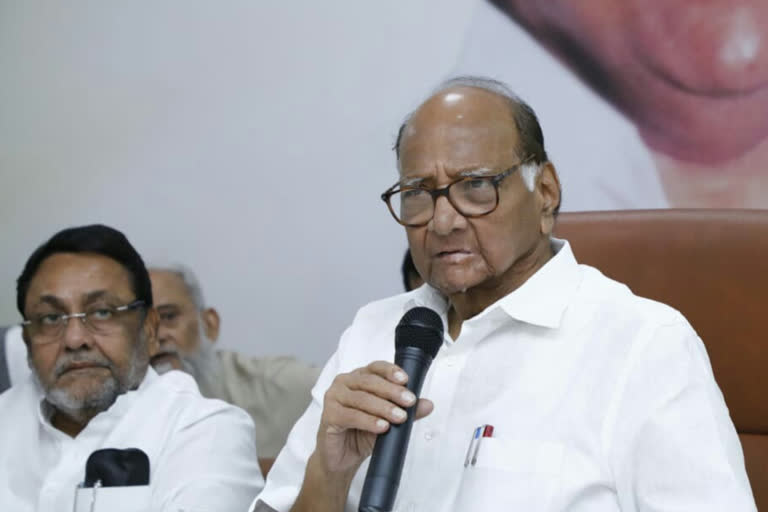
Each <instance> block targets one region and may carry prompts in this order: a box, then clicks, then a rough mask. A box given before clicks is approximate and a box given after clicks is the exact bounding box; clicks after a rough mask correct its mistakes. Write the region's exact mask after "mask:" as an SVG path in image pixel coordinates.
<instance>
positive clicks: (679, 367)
mask: <svg viewBox="0 0 768 512" xmlns="http://www.w3.org/2000/svg"><path fill="white" fill-rule="evenodd" d="M553 244H554V246H555V249H556V250H558V252H557V254H556V256H555V257H554V258H552V259H551V260H550V261H549V262H548V263H547V264H546V265H545V266H544V267H543V268H541V269H540V270H539V271H538V272H537V273H536V274H535V275H534V276H532V277H531V278H530V279H529V280H528V281H527V282H526V283H525V284H524V285H523V286H522V287H520V288H519V289H517V290H516V291H514V292H513V293H511V294H509V295H507V296H506V297H504V298H503V299H501V300H500V301H498V302H497V303H495V304H493V305H492V306H490V307H488V308H487V309H486V310H485V311H483V312H482V313H480V314H479V315H477V316H475V317H474V318H472V319H470V320H468V321H466V322H464V325H463V327H462V330H461V335H460V336H459V337H458V339H457V340H456V341H453V340H451V339H450V338H449V337H446V339H445V342H444V345H443V347H442V348H441V349H440V352H439V353H438V355H437V357H436V359H435V361H434V362H433V364H432V367H431V369H430V371H429V374H428V375H427V379H426V382H425V385H424V388H423V391H422V396H423V397H426V398H430V399H432V400H433V401H434V403H435V409H434V411H433V413H432V414H431V415H430V416H428V417H426V418H424V419H423V420H420V421H418V422H416V423H415V425H414V429H413V433H412V436H411V442H410V445H409V449H408V456H407V459H406V462H405V467H404V470H403V475H402V481H401V484H400V489H399V493H398V497H397V502H396V505H395V510H396V511H399V512H403V511H430V512H440V511H445V512H448V511H456V512H459V511H461V512H464V511H467V510H524V511H526V512H536V511H566V510H567V511H569V512H579V511H585V512H587V511H588V512H616V511H624V512H629V511H672V510H675V511H678V510H680V511H682V510H686V511H689V510H696V511H697V512H706V511H712V512H715V511H717V512H722V511H724V510H728V511H729V512H740V511H754V510H755V504H754V500H753V498H752V493H751V490H750V486H749V482H748V480H747V476H746V472H745V468H744V461H743V456H742V451H741V446H740V444H739V440H738V437H737V435H736V431H735V429H734V426H733V423H732V421H731V419H730V417H729V415H728V409H727V408H726V406H725V403H724V402H723V397H722V394H721V392H720V390H719V388H718V387H717V384H716V383H715V380H714V378H713V375H712V370H711V367H710V363H709V359H708V357H707V353H706V350H705V349H704V345H703V344H702V342H701V340H700V339H699V337H698V336H697V335H696V333H695V332H694V330H693V329H692V328H691V326H690V325H689V324H688V322H687V321H686V320H685V319H684V318H683V317H682V315H681V314H680V313H679V312H677V311H675V310H674V309H672V308H670V307H668V306H665V305H663V304H660V303H657V302H654V301H650V300H647V299H642V298H639V297H637V296H635V295H633V294H632V293H631V291H630V290H629V289H628V288H627V287H626V286H624V285H622V284H620V283H617V282H615V281H612V280H610V279H608V278H606V277H605V276H603V275H602V274H601V273H600V272H598V271H597V270H595V269H594V268H592V267H588V266H585V265H579V264H577V262H576V260H575V258H574V256H573V254H572V252H571V249H570V246H569V245H568V244H567V243H563V242H561V241H554V242H553ZM416 305H423V306H428V307H431V308H433V309H435V310H436V311H437V312H439V313H440V314H441V315H442V317H443V321H444V322H445V313H446V302H445V300H444V299H443V298H442V297H441V296H440V295H439V294H438V293H437V292H436V291H435V290H434V289H432V288H430V287H429V286H423V287H421V288H419V289H418V290H415V291H413V292H411V293H408V294H403V295H398V296H396V297H392V298H389V299H385V300H382V301H378V302H374V303H372V304H369V305H367V306H365V307H364V308H362V309H361V310H360V311H359V312H358V314H357V316H356V317H355V320H354V322H353V323H352V325H351V326H350V327H349V328H348V329H347V331H346V332H345V333H344V335H343V336H342V338H341V341H340V344H339V347H338V350H337V351H336V353H335V354H334V355H333V356H332V357H331V359H330V361H329V362H328V364H327V365H326V367H325V369H324V370H323V372H322V374H321V376H320V379H319V380H318V384H317V385H316V386H315V388H314V390H313V402H312V404H310V406H309V408H308V410H307V412H306V413H305V414H304V416H303V417H302V418H301V419H300V420H299V422H298V423H297V424H296V426H295V427H294V429H293V431H292V432H291V435H290V436H289V438H288V442H287V445H286V448H285V449H283V451H282V452H281V454H280V456H279V457H278V459H277V461H276V463H275V465H274V466H273V468H272V470H271V472H270V474H269V479H268V482H267V485H266V487H265V489H264V491H263V492H262V493H261V495H260V496H259V497H258V500H257V502H256V507H255V510H269V508H265V507H263V506H262V505H261V504H260V503H261V502H263V503H266V504H267V505H268V506H269V507H272V508H274V509H276V510H278V511H281V512H282V511H288V510H289V509H290V507H291V505H292V503H293V502H294V500H295V498H296V496H297V493H298V490H299V488H300V486H301V482H302V478H303V475H304V468H305V465H306V462H307V459H308V457H309V455H310V454H311V452H312V451H313V450H314V446H315V436H316V432H317V427H318V423H319V420H320V415H321V411H322V407H323V402H322V401H323V395H324V392H325V390H326V389H327V388H328V387H329V385H330V384H331V381H332V380H333V378H334V376H335V375H336V374H338V373H342V372H349V371H351V370H353V369H355V368H358V367H361V366H364V365H367V364H368V363H370V362H371V361H374V360H386V361H392V360H393V356H394V344H393V339H394V334H393V333H394V328H395V326H396V325H397V323H398V322H399V320H400V318H401V317H402V315H403V314H404V313H405V311H406V310H408V309H410V308H411V307H414V306H416ZM484 424H490V425H493V426H494V427H495V432H494V436H493V438H492V439H486V440H485V441H483V443H482V444H481V449H480V452H479V453H478V459H477V464H476V465H475V466H471V465H470V466H469V467H467V468H465V467H464V461H465V456H466V453H467V447H468V445H469V441H470V437H471V435H472V432H473V430H474V429H475V428H476V427H477V426H480V425H484ZM366 469H367V464H364V465H363V466H362V467H361V469H360V470H359V471H358V473H357V475H356V477H355V480H354V482H353V484H352V488H351V491H350V495H349V502H348V504H347V510H348V511H356V510H357V503H358V501H359V496H360V492H361V488H362V482H363V479H364V477H365V471H366Z"/></svg>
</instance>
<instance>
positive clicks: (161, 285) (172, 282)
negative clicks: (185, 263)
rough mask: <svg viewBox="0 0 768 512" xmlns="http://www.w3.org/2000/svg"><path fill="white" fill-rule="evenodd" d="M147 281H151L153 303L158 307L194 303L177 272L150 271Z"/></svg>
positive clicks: (166, 270) (164, 270)
mask: <svg viewBox="0 0 768 512" xmlns="http://www.w3.org/2000/svg"><path fill="white" fill-rule="evenodd" d="M149 279H150V280H151V281H152V295H153V298H154V302H155V304H156V305H157V306H158V307H160V306H163V305H169V304H175V305H184V304H192V303H193V302H194V299H193V297H192V293H191V291H190V290H189V288H188V287H187V284H186V283H185V282H184V279H183V278H182V277H181V275H180V274H179V273H178V272H176V271H174V270H168V269H150V270H149Z"/></svg>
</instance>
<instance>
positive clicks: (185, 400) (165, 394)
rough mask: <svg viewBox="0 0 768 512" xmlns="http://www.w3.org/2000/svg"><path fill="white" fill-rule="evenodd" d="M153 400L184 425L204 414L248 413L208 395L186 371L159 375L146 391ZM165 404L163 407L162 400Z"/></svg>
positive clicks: (200, 417)
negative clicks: (203, 392)
mask: <svg viewBox="0 0 768 512" xmlns="http://www.w3.org/2000/svg"><path fill="white" fill-rule="evenodd" d="M146 393H147V394H149V395H150V400H149V401H150V402H152V403H157V405H158V406H159V408H166V409H168V413H169V414H170V415H172V416H175V417H176V418H177V419H178V420H179V421H180V422H181V423H182V424H185V423H194V422H197V421H199V420H200V419H202V418H205V417H213V416H219V415H224V416H229V415H235V416H238V415H241V414H242V415H245V416H247V415H246V414H245V413H244V412H243V411H242V410H241V409H240V408H238V407H235V406H233V405H231V404H229V403H227V402H225V401H223V400H218V399H215V398H205V397H204V396H203V395H202V394H200V390H199V388H198V387H197V383H196V382H195V380H194V379H193V378H192V377H191V376H189V375H187V374H186V373H184V372H182V371H179V370H172V371H169V372H167V373H164V374H163V375H158V376H156V378H155V379H154V380H153V382H151V384H150V385H149V386H148V389H147V390H146ZM158 402H160V403H163V404H164V407H163V406H162V405H160V403H158Z"/></svg>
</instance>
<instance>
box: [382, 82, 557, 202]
mask: <svg viewBox="0 0 768 512" xmlns="http://www.w3.org/2000/svg"><path fill="white" fill-rule="evenodd" d="M455 87H474V88H476V89H483V90H486V91H488V92H491V93H493V94H496V95H498V96H501V97H502V98H504V99H506V100H507V103H508V105H509V110H510V113H511V115H512V120H513V122H514V123H515V127H516V128H517V132H518V134H520V144H519V147H517V148H515V152H516V153H518V155H519V157H520V159H521V160H524V159H528V158H530V159H531V160H530V161H531V163H530V164H527V165H524V166H522V167H521V169H520V173H521V176H522V178H523V181H524V182H525V185H526V187H527V188H528V190H531V191H532V190H533V189H534V187H535V184H536V178H537V177H538V175H539V173H540V172H541V165H542V164H544V163H546V162H548V161H549V157H548V156H547V152H546V150H545V149H544V134H543V133H542V131H541V125H540V124H539V119H538V117H536V112H534V110H533V109H532V108H531V107H530V106H529V105H528V104H527V103H526V102H525V101H523V100H522V99H521V98H520V97H519V96H517V95H516V94H515V93H514V92H513V91H512V89H511V88H510V87H509V86H508V85H506V84H505V83H503V82H500V81H498V80H494V79H492V78H486V77H481V76H458V77H455V78H450V79H448V80H446V81H444V82H442V83H441V84H440V85H438V86H437V87H436V88H435V89H434V90H433V91H432V93H431V94H430V95H429V97H430V98H431V97H432V96H434V95H436V94H439V93H441V92H443V91H445V90H447V89H452V88H455ZM417 110H418V109H417ZM415 112H416V110H414V111H413V112H411V113H409V114H408V115H407V116H406V117H405V120H404V121H403V124H401V125H400V129H399V130H398V132H397V139H396V141H395V145H394V148H393V149H394V150H395V154H396V156H397V159H398V164H399V160H400V142H401V140H402V138H403V133H404V132H405V128H406V126H407V125H408V123H409V122H410V120H411V118H412V117H413V115H414V114H415ZM558 208H559V206H558Z"/></svg>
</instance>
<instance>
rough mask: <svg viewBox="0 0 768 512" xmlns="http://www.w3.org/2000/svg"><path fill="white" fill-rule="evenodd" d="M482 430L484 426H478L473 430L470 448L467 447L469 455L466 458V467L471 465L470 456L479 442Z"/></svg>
mask: <svg viewBox="0 0 768 512" xmlns="http://www.w3.org/2000/svg"><path fill="white" fill-rule="evenodd" d="M482 430H483V427H477V428H476V429H475V431H474V432H472V437H471V438H470V439H469V448H467V456H466V457H465V458H464V467H467V466H468V465H469V461H470V457H471V456H472V448H473V447H474V446H475V443H477V442H478V439H479V438H480V434H481V433H482Z"/></svg>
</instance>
